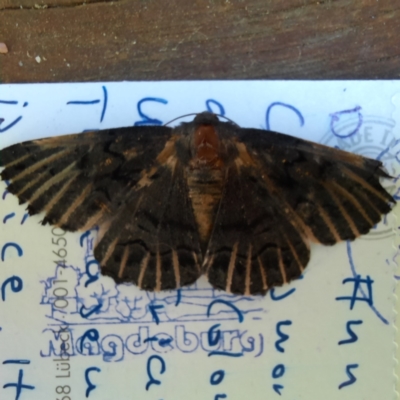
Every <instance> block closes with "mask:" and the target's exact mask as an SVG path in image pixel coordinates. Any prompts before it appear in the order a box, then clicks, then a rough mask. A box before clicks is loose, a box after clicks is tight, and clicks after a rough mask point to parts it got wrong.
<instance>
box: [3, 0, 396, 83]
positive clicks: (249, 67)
mask: <svg viewBox="0 0 400 400" xmlns="http://www.w3.org/2000/svg"><path fill="white" fill-rule="evenodd" d="M21 7H22V8H21ZM399 21H400V2H398V1H393V0H380V1H376V0H358V1H353V0H336V1H333V0H332V1H307V0H280V1H276V0H274V1H271V0H269V1H268V0H248V1H239V0H218V1H217V0H214V1H212V0H209V1H206V0H197V1H195V2H192V1H187V0H169V1H156V0H140V1H139V0H138V1H136V0H135V1H133V0H122V1H114V2H110V1H103V2H99V1H86V2H85V4H82V1H75V0H48V1H45V0H19V1H14V0H0V42H4V43H5V44H6V45H7V47H8V53H7V54H0V81H1V82H60V81H66V82H68V81H98V80H124V79H126V80H163V79H374V78H398V77H399V76H400V68H399V64H400V45H399V43H398V40H399V39H398V38H399V36H400V23H399ZM39 57H40V58H39ZM39 61H40V62H39Z"/></svg>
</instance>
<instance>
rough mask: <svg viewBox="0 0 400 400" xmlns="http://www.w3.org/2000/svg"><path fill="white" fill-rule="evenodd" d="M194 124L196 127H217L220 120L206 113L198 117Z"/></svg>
mask: <svg viewBox="0 0 400 400" xmlns="http://www.w3.org/2000/svg"><path fill="white" fill-rule="evenodd" d="M193 123H194V124H195V125H216V124H218V123H219V119H218V117H217V116H216V115H215V114H213V113H210V112H208V111H204V112H202V113H199V114H197V115H196V117H195V118H194V120H193Z"/></svg>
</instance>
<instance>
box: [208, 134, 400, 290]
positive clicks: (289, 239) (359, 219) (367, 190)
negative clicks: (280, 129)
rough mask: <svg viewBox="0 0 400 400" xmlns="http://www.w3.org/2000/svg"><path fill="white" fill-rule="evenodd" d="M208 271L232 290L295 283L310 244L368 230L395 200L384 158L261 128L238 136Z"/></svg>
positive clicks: (211, 278)
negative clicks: (386, 186)
mask: <svg viewBox="0 0 400 400" xmlns="http://www.w3.org/2000/svg"><path fill="white" fill-rule="evenodd" d="M236 139H237V144H236V146H237V148H238V154H239V155H238V156H237V157H236V159H235V160H234V162H233V164H232V165H231V166H230V167H229V169H228V171H227V174H226V181H225V188H224V192H223V196H222V199H221V204H220V209H219V213H218V215H217V217H216V220H215V224H214V225H215V227H214V233H213V235H212V237H211V240H210V243H209V247H208V252H207V257H206V269H207V275H208V279H209V281H210V283H211V284H212V285H214V286H215V287H217V288H220V289H223V290H227V291H230V292H232V293H253V294H255V293H262V294H263V293H265V292H266V291H267V290H268V289H269V288H271V287H272V286H276V285H280V284H282V283H285V282H288V281H290V280H291V279H295V278H296V277H298V276H299V275H300V273H301V271H302V270H303V269H304V268H305V266H306V265H307V263H308V260H309V248H308V242H309V241H314V242H319V243H322V244H325V245H332V244H334V243H336V242H339V241H342V240H353V239H355V238H356V237H358V236H360V235H361V234H365V233H367V232H368V231H369V230H370V229H371V228H372V227H373V226H374V225H375V224H376V223H378V222H379V221H380V220H381V215H382V214H387V213H388V212H389V211H390V210H391V206H392V205H393V204H394V203H395V200H394V199H393V198H392V196H391V195H390V194H389V193H387V192H386V190H385V189H384V188H383V187H382V186H381V184H380V181H379V179H380V178H381V177H389V176H388V175H387V174H386V173H385V172H384V171H383V170H382V168H381V166H382V164H381V163H380V162H379V161H376V160H371V159H367V158H365V157H362V156H358V155H354V154H350V153H346V152H344V151H341V150H337V149H331V148H328V147H326V146H322V145H318V144H315V143H311V142H308V141H305V140H301V139H297V138H294V137H291V136H287V135H282V134H277V133H274V132H269V131H261V130H258V129H238V130H237V131H236Z"/></svg>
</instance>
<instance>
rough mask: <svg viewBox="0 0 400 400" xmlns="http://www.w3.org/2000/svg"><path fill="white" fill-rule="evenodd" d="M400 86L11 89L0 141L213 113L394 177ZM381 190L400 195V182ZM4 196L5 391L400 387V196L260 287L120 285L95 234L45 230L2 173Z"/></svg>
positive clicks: (98, 396)
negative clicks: (360, 227)
mask: <svg viewBox="0 0 400 400" xmlns="http://www.w3.org/2000/svg"><path fill="white" fill-rule="evenodd" d="M399 93H400V81H357V82H355V81H335V82H330V81H329V82H304V81H299V82H295V81H291V82H288V81H274V82H268V81H234V82H228V81H226V82H218V81H202V82H117V83H115V82H104V83H82V84H36V85H1V86H0V121H1V119H3V121H1V123H0V148H4V147H6V146H9V145H11V144H14V143H17V142H20V141H24V140H29V139H34V138H41V137H47V136H55V135H62V134H66V133H76V132H82V131H84V130H89V129H105V128H110V127H119V126H131V125H134V124H135V123H136V124H138V123H139V124H140V123H142V124H143V123H149V121H150V122H151V121H152V122H153V123H166V122H168V121H169V120H172V119H174V118H176V117H179V116H180V115H184V114H188V113H197V112H201V111H204V110H207V109H208V110H210V111H213V112H216V113H219V114H224V115H226V116H227V117H229V118H230V119H232V120H234V121H235V122H236V123H237V124H239V125H240V126H243V127H255V128H263V129H265V128H269V129H271V130H274V131H278V132H282V133H286V134H290V135H294V136H299V137H302V138H305V139H308V140H312V141H315V142H320V143H323V144H327V145H329V146H338V147H339V148H342V149H345V150H347V151H351V152H356V153H360V154H363V155H365V156H368V157H371V158H379V159H381V161H383V162H384V164H385V167H386V168H387V170H388V171H389V173H390V174H391V175H392V176H395V177H396V176H399V173H400V166H399V162H400V156H399V154H400V144H399V143H397V140H398V139H400V133H399V126H400V94H399ZM192 118H193V117H189V120H190V119H192ZM186 120H187V119H186ZM143 121H144V122H143ZM179 122H180V121H178V122H175V123H179ZM384 185H385V187H387V189H388V190H389V191H390V193H392V194H393V195H394V196H395V198H398V185H397V180H396V181H392V180H387V181H385V182H384ZM0 195H1V196H2V198H0V251H1V258H0V287H1V294H2V300H1V301H0V328H1V330H0V338H1V340H0V398H1V399H4V400H8V399H15V398H20V399H21V400H25V399H26V400H28V399H29V400H36V399H60V400H81V399H84V398H90V399H95V400H109V399H114V398H118V399H119V400H128V399H133V398H135V399H141V400H146V399H155V400H157V399H163V400H168V399H170V400H173V399H174V400H176V399H193V400H196V399H199V400H200V399H201V400H204V399H223V398H227V399H238V400H239V399H245V398H252V399H254V400H258V399H260V400H261V399H266V398H268V399H273V398H280V397H281V398H284V399H307V400H310V399H325V400H331V399H332V400H334V399H343V400H346V399H351V400H354V399H385V400H386V399H394V398H395V389H394V387H395V386H394V385H395V383H396V380H395V375H394V368H395V365H396V364H395V355H396V346H395V328H394V323H395V317H396V312H395V305H396V304H395V295H394V292H395V288H396V282H397V281H398V280H399V279H400V272H399V269H398V267H397V256H398V244H399V240H398V238H397V234H396V232H397V222H396V215H399V208H398V207H396V208H395V210H394V211H393V212H392V213H391V214H389V215H388V216H387V217H385V218H384V220H383V221H382V222H381V223H380V224H379V225H378V226H376V227H375V228H374V229H373V230H372V231H371V232H370V233H369V234H368V235H366V236H364V237H361V238H359V239H358V240H356V241H355V242H352V243H341V244H338V245H335V246H333V247H324V246H320V245H312V254H311V261H310V263H309V265H308V267H307V269H306V271H305V273H304V277H303V279H300V280H297V281H294V282H292V283H291V284H289V285H286V286H283V287H281V288H277V289H275V290H273V291H271V292H269V293H268V294H267V296H266V297H265V298H262V297H244V296H232V295H228V294H225V293H222V292H219V291H215V290H213V289H212V288H211V287H210V285H209V284H208V283H207V282H206V280H205V279H201V280H200V281H199V282H198V283H196V284H195V285H193V286H191V287H188V288H183V289H182V290H180V291H179V292H177V291H172V292H161V293H148V292H144V291H140V290H139V289H138V288H136V287H134V286H132V285H126V284H123V285H119V286H118V285H116V284H115V283H114V282H113V281H112V280H111V279H110V278H107V277H103V276H98V274H97V267H96V264H95V263H94V262H91V261H93V260H94V258H93V242H94V240H95V235H96V231H90V232H87V233H82V232H80V233H65V234H64V233H63V232H62V231H61V230H59V229H52V227H49V226H41V225H39V222H40V220H41V218H42V216H34V217H27V214H26V211H25V206H24V205H21V206H20V205H18V201H17V199H16V197H14V196H13V195H11V194H9V193H8V194H7V192H6V184H5V183H4V182H1V186H0ZM60 238H62V239H60ZM57 257H59V258H61V257H63V258H64V257H65V259H66V260H67V261H66V264H67V266H68V267H67V268H66V269H63V268H61V267H57V265H56V263H55V261H57V259H58V258H57ZM357 276H358V277H359V278H357ZM357 284H358V286H357ZM340 298H342V299H340ZM343 298H344V299H343ZM212 327H213V328H212ZM210 329H211V331H210ZM218 331H220V337H219V340H217V339H218V337H217V335H218ZM82 338H83V340H82Z"/></svg>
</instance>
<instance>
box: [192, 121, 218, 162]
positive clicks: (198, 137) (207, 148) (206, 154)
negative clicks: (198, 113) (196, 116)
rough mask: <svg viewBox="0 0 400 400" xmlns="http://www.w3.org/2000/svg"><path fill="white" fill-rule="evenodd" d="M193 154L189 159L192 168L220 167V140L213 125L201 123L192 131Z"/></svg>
mask: <svg viewBox="0 0 400 400" xmlns="http://www.w3.org/2000/svg"><path fill="white" fill-rule="evenodd" d="M192 143H193V148H194V154H193V159H192V161H191V167H192V168H195V169H196V168H221V167H222V164H223V162H222V160H221V158H220V147H221V142H220V139H219V137H218V133H217V131H216V129H215V126H214V125H212V124H201V125H199V126H197V127H196V129H195V131H194V133H193V142H192Z"/></svg>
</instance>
